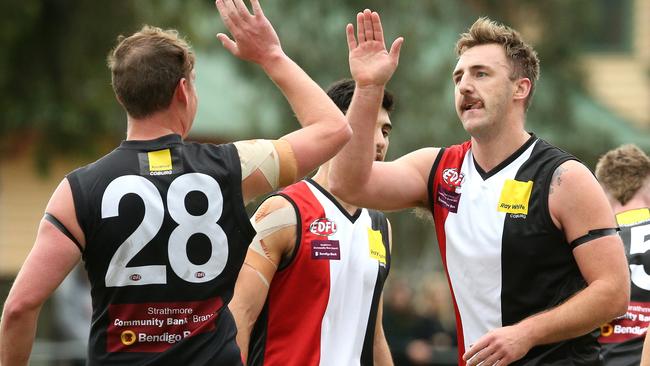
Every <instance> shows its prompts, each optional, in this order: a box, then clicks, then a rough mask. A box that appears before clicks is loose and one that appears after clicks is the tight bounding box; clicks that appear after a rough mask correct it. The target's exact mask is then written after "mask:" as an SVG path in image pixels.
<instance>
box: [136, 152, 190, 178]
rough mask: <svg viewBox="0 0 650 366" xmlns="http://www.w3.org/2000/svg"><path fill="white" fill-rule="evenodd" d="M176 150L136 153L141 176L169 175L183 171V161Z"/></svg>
mask: <svg viewBox="0 0 650 366" xmlns="http://www.w3.org/2000/svg"><path fill="white" fill-rule="evenodd" d="M180 156H181V153H180V150H179V149H178V148H168V149H163V150H156V151H149V152H142V153H138V162H139V164H140V174H141V175H145V176H147V175H149V176H156V175H170V174H179V173H181V172H182V171H183V161H182V160H181V158H180Z"/></svg>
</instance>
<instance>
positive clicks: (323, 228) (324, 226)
mask: <svg viewBox="0 0 650 366" xmlns="http://www.w3.org/2000/svg"><path fill="white" fill-rule="evenodd" d="M309 231H311V232H312V233H313V234H316V235H321V236H330V235H332V234H334V233H335V232H336V223H335V222H334V221H332V220H330V219H328V218H327V217H321V218H320V219H316V220H314V221H313V222H312V223H311V224H310V225H309Z"/></svg>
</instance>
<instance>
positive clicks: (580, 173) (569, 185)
mask: <svg viewBox="0 0 650 366" xmlns="http://www.w3.org/2000/svg"><path fill="white" fill-rule="evenodd" d="M583 184H587V185H588V186H594V185H595V187H597V188H599V186H598V181H597V180H596V178H595V177H594V175H593V174H592V173H591V171H589V169H588V168H587V167H586V166H585V165H584V164H582V163H580V162H579V161H576V160H569V161H565V162H564V163H562V164H560V166H558V167H557V168H556V169H555V171H554V172H553V176H552V178H551V185H550V187H549V193H550V194H551V195H553V194H562V193H571V192H573V191H576V190H580V189H582V188H585V187H583V186H582V185H583Z"/></svg>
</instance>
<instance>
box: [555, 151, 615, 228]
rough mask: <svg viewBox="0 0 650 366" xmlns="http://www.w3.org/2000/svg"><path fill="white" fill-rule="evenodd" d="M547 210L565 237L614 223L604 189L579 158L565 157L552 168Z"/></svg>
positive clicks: (610, 225) (611, 225)
mask: <svg viewBox="0 0 650 366" xmlns="http://www.w3.org/2000/svg"><path fill="white" fill-rule="evenodd" d="M549 211H550V213H551V218H552V219H553V222H554V223H555V224H556V226H557V227H558V228H560V229H562V230H563V231H564V232H565V235H566V237H567V239H568V240H573V239H575V238H577V237H579V236H582V235H584V234H585V233H586V232H587V231H589V230H592V229H599V228H605V227H613V226H614V225H615V223H614V216H613V213H612V211H611V208H610V206H609V202H608V201H607V197H606V196H605V192H604V191H603V189H602V187H601V186H600V184H598V181H597V180H596V177H595V176H594V175H593V174H592V173H591V171H590V170H589V169H588V168H587V167H586V166H585V165H584V164H582V163H580V162H578V161H573V160H572V161H567V162H565V163H563V164H561V165H560V166H558V167H557V168H556V169H555V172H554V173H553V177H552V178H551V184H550V188H549Z"/></svg>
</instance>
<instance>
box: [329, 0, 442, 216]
mask: <svg viewBox="0 0 650 366" xmlns="http://www.w3.org/2000/svg"><path fill="white" fill-rule="evenodd" d="M346 32H347V39H348V48H349V51H350V53H349V62H350V72H351V74H352V77H353V78H354V80H355V85H356V87H355V90H354V95H353V96H352V101H351V103H350V107H349V108H348V112H347V118H348V121H349V123H350V126H351V127H352V130H353V131H354V134H353V136H352V139H351V140H350V142H349V143H348V144H347V145H346V146H345V147H344V148H343V149H342V150H341V152H340V153H339V154H337V155H336V157H335V158H334V159H333V161H332V164H331V167H330V173H329V184H330V189H331V190H332V192H333V193H334V194H335V195H337V196H338V197H340V198H341V199H343V200H344V201H346V202H350V203H353V204H356V205H358V206H361V207H368V208H374V209H381V210H398V209H402V208H408V207H418V206H419V207H423V206H426V203H427V179H428V175H429V171H430V169H431V166H432V164H433V162H434V161H435V158H436V155H437V153H438V150H437V149H432V148H431V149H422V150H418V151H416V152H413V153H411V154H408V155H406V156H404V157H402V158H400V159H398V160H396V161H394V162H389V163H383V162H375V163H373V160H374V154H375V153H374V148H373V135H374V128H375V123H376V119H377V113H378V111H379V108H380V105H381V102H382V98H383V95H384V86H385V84H386V83H387V82H388V80H389V79H390V78H391V76H392V75H393V72H394V71H395V69H396V67H397V64H398V60H399V52H400V48H401V45H402V42H403V39H402V38H398V39H396V40H395V41H394V42H393V44H392V46H391V49H390V52H388V51H387V50H386V47H385V44H384V35H383V29H382V26H381V21H380V19H379V15H378V14H377V13H374V12H370V11H369V10H366V11H364V12H363V13H359V14H357V34H356V38H355V34H354V27H353V26H352V25H351V24H348V26H347V28H346Z"/></svg>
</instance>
